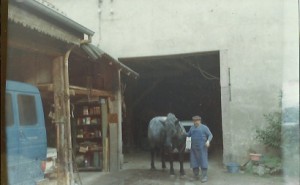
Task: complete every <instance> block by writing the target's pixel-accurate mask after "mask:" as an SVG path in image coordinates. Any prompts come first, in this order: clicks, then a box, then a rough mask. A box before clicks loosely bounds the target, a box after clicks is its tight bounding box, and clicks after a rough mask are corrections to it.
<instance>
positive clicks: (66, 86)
mask: <svg viewBox="0 0 300 185" xmlns="http://www.w3.org/2000/svg"><path fill="white" fill-rule="evenodd" d="M74 47H75V45H73V46H72V47H71V48H70V49H69V50H68V51H67V52H66V54H65V56H64V91H65V93H64V94H65V98H64V101H65V116H66V117H65V119H66V120H65V123H66V125H65V126H66V127H65V128H66V132H65V133H66V134H65V140H66V141H67V142H66V143H67V150H66V151H65V159H64V160H65V161H66V162H67V163H66V164H67V169H68V170H67V172H66V181H67V184H68V185H71V184H74V183H73V179H74V175H73V150H72V136H71V119H70V115H71V113H70V112H71V111H70V84H69V56H70V53H71V51H72V50H73V49H74Z"/></svg>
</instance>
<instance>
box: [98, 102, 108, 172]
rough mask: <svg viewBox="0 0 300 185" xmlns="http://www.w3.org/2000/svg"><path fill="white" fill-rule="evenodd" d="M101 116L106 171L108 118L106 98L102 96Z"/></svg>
mask: <svg viewBox="0 0 300 185" xmlns="http://www.w3.org/2000/svg"><path fill="white" fill-rule="evenodd" d="M100 101H101V116H102V148H103V163H102V164H103V171H108V165H107V162H108V161H107V160H108V158H107V157H108V156H107V150H108V146H107V141H106V139H107V126H108V118H107V104H106V100H105V99H104V98H102V99H101V100H100Z"/></svg>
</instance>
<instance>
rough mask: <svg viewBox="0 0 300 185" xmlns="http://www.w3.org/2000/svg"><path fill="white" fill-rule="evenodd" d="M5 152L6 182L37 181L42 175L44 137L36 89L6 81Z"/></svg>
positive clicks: (44, 157)
mask: <svg viewBox="0 0 300 185" xmlns="http://www.w3.org/2000/svg"><path fill="white" fill-rule="evenodd" d="M5 114H6V152H7V170H8V184H11V185H17V184H25V185H27V184H28V185H32V184H37V183H38V182H40V181H43V179H44V173H43V169H44V168H45V159H46V155H47V139H46V128H45V120H44V112H43V105H42V100H41V95H40V92H39V90H38V89H37V88H36V87H35V86H33V85H30V84H26V83H21V82H16V81H6V93H5Z"/></svg>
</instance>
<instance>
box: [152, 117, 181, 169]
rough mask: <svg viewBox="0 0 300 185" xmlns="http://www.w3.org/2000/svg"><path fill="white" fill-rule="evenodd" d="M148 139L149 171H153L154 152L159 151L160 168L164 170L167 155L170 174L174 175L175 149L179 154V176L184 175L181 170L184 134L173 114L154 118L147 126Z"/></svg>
mask: <svg viewBox="0 0 300 185" xmlns="http://www.w3.org/2000/svg"><path fill="white" fill-rule="evenodd" d="M148 139H149V144H150V148H151V169H155V165H154V155H155V151H156V150H157V149H160V151H161V161H162V168H163V169H165V168H166V164H165V154H166V153H167V154H168V156H169V161H170V174H171V175H174V174H175V173H174V168H173V151H174V149H177V151H178V153H179V162H180V174H181V175H185V172H184V169H183V155H184V150H185V140H186V132H185V129H184V128H183V126H182V125H181V123H180V122H179V120H178V119H177V118H176V116H175V115H174V114H172V113H169V114H168V115H167V117H154V118H153V119H152V120H151V121H150V123H149V126H148Z"/></svg>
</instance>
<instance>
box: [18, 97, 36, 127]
mask: <svg viewBox="0 0 300 185" xmlns="http://www.w3.org/2000/svg"><path fill="white" fill-rule="evenodd" d="M18 105H19V117H20V125H23V126H29V125H35V124H36V123H37V113H36V111H37V110H36V104H35V97H34V96H32V95H18Z"/></svg>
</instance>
